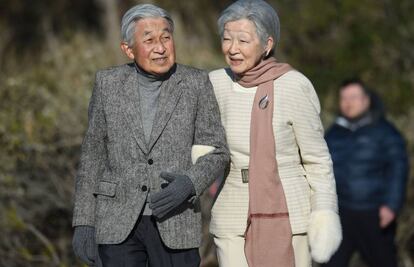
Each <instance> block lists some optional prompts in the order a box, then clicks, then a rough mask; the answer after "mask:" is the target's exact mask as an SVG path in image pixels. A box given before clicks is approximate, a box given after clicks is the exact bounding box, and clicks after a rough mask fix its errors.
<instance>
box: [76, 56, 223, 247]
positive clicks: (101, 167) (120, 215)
mask: <svg viewBox="0 0 414 267" xmlns="http://www.w3.org/2000/svg"><path fill="white" fill-rule="evenodd" d="M139 103H140V102H139V92H138V75H137V73H136V69H135V67H134V65H133V64H127V65H122V66H118V67H113V68H110V69H107V70H102V71H99V72H97V74H96V82H95V86H94V90H93V93H92V97H91V100H90V104H89V112H88V115H89V125H88V129H87V132H86V136H85V139H84V141H83V144H82V154H81V160H80V167H79V170H78V174H77V177H76V186H75V188H76V191H75V207H74V215H73V226H78V225H90V226H94V227H95V228H96V240H97V243H99V244H117V243H121V242H122V241H124V240H125V239H126V238H127V236H128V235H129V233H130V232H131V230H132V229H133V227H134V225H135V223H136V222H137V219H138V216H139V214H140V212H141V210H142V208H143V205H144V204H145V201H146V198H147V194H148V192H149V191H151V192H153V193H155V192H157V191H159V190H161V184H163V183H165V182H166V181H164V180H163V179H162V178H160V177H159V174H160V172H162V171H168V172H175V173H182V174H186V175H188V177H190V179H191V180H192V182H193V184H194V187H195V191H196V197H197V198H198V197H199V196H200V195H201V194H202V192H203V191H204V190H205V189H206V188H207V187H208V186H209V185H210V183H211V182H212V181H213V180H214V179H215V178H216V177H217V176H218V175H220V174H219V173H221V172H222V170H223V169H224V167H225V165H227V163H228V161H229V152H228V149H227V145H226V141H225V134H224V129H223V127H222V124H221V120H220V115H219V108H218V105H217V101H216V98H215V96H214V93H213V89H212V85H211V83H210V81H209V80H208V75H207V73H205V72H204V71H201V70H198V69H195V68H191V67H187V66H184V65H179V64H177V65H176V66H174V71H173V73H172V74H171V76H170V77H169V79H167V80H166V81H164V82H163V83H162V85H161V94H160V97H159V104H158V110H157V113H156V116H155V120H154V124H153V128H152V133H151V137H150V142H149V143H148V144H147V143H146V142H145V137H144V131H143V128H142V124H141V114H140V113H141V112H140V110H141V109H140V104H139ZM193 145H208V146H212V147H215V149H214V150H213V151H212V152H210V153H209V154H207V155H205V156H203V157H201V158H200V159H198V161H197V163H196V164H194V165H193V164H192V162H191V147H192V146H193ZM199 206H200V204H199V201H198V200H196V201H191V202H184V203H183V204H182V205H181V206H180V207H178V208H177V209H176V210H175V211H174V212H172V213H171V214H169V215H168V216H167V217H166V218H165V219H163V220H161V221H158V222H157V225H158V229H159V232H160V235H161V238H162V240H163V242H164V243H165V245H166V246H168V247H170V248H173V249H185V248H194V247H198V246H199V245H200V242H201V213H200V207H199Z"/></svg>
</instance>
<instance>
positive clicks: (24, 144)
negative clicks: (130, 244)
mask: <svg viewBox="0 0 414 267" xmlns="http://www.w3.org/2000/svg"><path fill="white" fill-rule="evenodd" d="M142 2H152V3H155V4H159V5H160V6H162V7H164V8H166V9H167V10H169V11H170V12H171V13H172V15H173V17H174V19H175V22H176V32H175V39H176V46H177V54H178V61H179V62H181V63H185V64H190V65H194V66H197V67H200V68H205V69H213V68H219V67H222V66H224V65H225V64H224V61H223V59H222V55H221V53H220V42H219V37H218V36H217V32H216V19H217V17H218V15H219V13H220V11H221V10H223V9H224V8H225V7H226V6H227V5H228V4H229V3H231V2H232V1H229V0H196V1H184V0H174V1H172V0H158V1H132V0H90V1H82V0H71V1H69V0H54V1H48V0H39V1H25V0H2V1H1V2H0V40H1V42H0V266H7V267H21V266H60V267H63V266H81V263H80V262H78V261H77V260H76V259H75V257H74V255H73V253H72V249H71V235H72V230H71V216H72V215H71V213H72V197H73V189H74V183H73V179H74V176H75V173H76V165H77V163H78V160H79V153H80V144H81V142H82V138H83V134H84V132H85V127H86V125H87V105H88V99H89V97H90V94H91V86H92V83H93V80H94V73H95V72H96V70H97V69H99V68H104V67H107V66H110V65H114V64H120V63H123V62H127V60H126V58H124V57H123V56H122V55H121V52H120V51H119V49H118V44H119V39H118V38H119V32H116V30H117V29H119V25H118V24H119V18H120V17H121V16H122V14H123V12H125V11H126V10H127V9H128V8H129V7H130V6H132V5H134V4H136V3H142ZM270 3H271V4H272V5H273V6H274V7H275V8H276V9H277V10H278V12H279V15H280V17H281V23H282V37H281V40H280V44H279V46H278V50H277V57H278V59H279V60H280V61H285V62H289V63H290V64H291V65H293V66H294V67H295V68H297V69H298V70H300V71H302V72H303V73H304V74H305V75H307V76H308V77H309V78H310V79H311V81H312V82H313V83H314V85H315V87H316V89H317V91H318V93H319V96H320V98H321V102H322V106H323V114H322V117H323V119H324V122H325V124H326V125H328V124H329V123H330V122H331V121H332V119H333V118H334V116H335V112H336V88H337V85H338V84H339V83H340V81H341V80H342V79H344V78H347V77H351V76H360V77H362V78H363V79H364V80H365V81H366V82H367V84H369V85H370V86H371V87H372V88H373V89H374V90H375V91H377V92H378V93H379V94H380V95H381V96H382V97H383V99H384V101H385V103H386V106H387V108H388V111H389V113H390V118H391V119H392V120H393V121H394V122H395V123H396V125H397V126H398V128H399V129H400V130H401V131H402V132H403V133H404V135H405V137H406V138H407V141H408V149H409V150H410V152H411V153H413V152H414V136H413V134H412V133H413V132H414V107H413V106H412V103H413V101H414V89H413V88H414V87H413V86H414V66H413V64H414V50H413V49H412V47H414V19H412V15H411V14H412V13H413V11H414V2H413V1H412V0H358V1H357V0H342V1H340V0H331V1H323V0H313V1H305V0H302V1H300V0H278V1H270ZM108 18H117V20H115V22H116V24H115V25H114V22H113V21H114V20H111V19H108ZM114 29H115V30H114ZM411 162H412V163H414V162H413V158H412V157H411ZM413 180H414V179H412V177H411V179H410V181H409V187H408V195H407V199H408V200H407V205H406V208H405V209H404V211H403V213H402V214H401V220H400V221H401V223H400V227H399V234H398V246H399V249H400V258H401V263H402V266H405V267H410V266H414V257H413V252H414V251H413V250H414V229H413V228H412V225H413V223H414V215H412V214H414V213H413V212H412V211H413V210H414V190H413V189H412V188H413V185H414V184H413V183H414V182H413ZM204 210H205V211H206V215H205V216H206V217H205V218H208V206H206V207H204ZM210 241H211V240H210ZM210 241H208V239H206V243H205V245H204V246H203V251H202V254H203V257H204V260H203V266H215V259H214V256H212V254H211V253H209V252H208V251H207V250H208V249H210V245H211V243H209V242H210ZM207 248H208V249H207ZM358 264H359V263H358V260H355V263H354V266H362V265H358Z"/></svg>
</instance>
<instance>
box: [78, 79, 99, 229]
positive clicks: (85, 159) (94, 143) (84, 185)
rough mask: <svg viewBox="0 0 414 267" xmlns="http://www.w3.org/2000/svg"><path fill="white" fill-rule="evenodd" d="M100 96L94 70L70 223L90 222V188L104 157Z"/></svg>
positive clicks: (92, 210)
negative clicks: (93, 82) (86, 125)
mask: <svg viewBox="0 0 414 267" xmlns="http://www.w3.org/2000/svg"><path fill="white" fill-rule="evenodd" d="M101 98H102V96H101V79H100V75H99V72H98V73H97V74H96V79H95V85H94V88H93V92H92V96H91V99H90V102H89V108H88V128H87V131H86V135H85V137H84V139H83V142H82V149H81V158H80V163H79V168H78V172H77V175H76V178H75V197H74V211H73V221H72V225H73V226H78V225H89V226H94V221H95V218H94V217H95V197H94V195H93V192H94V189H95V184H96V183H97V181H98V177H99V176H100V175H101V174H102V172H103V169H104V166H105V160H106V149H105V142H104V138H105V136H106V121H105V116H104V112H103V104H102V99H101Z"/></svg>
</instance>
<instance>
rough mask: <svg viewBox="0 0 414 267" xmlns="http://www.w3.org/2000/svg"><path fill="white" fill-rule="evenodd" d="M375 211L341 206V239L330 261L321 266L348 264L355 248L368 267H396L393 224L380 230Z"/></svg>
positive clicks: (332, 266) (336, 266) (343, 265)
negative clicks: (347, 208) (348, 208)
mask: <svg viewBox="0 0 414 267" xmlns="http://www.w3.org/2000/svg"><path fill="white" fill-rule="evenodd" d="M378 213H379V212H378V211H377V210H372V211H354V210H346V209H340V212H339V214H340V217H341V223H342V230H343V240H342V243H341V245H340V247H339V249H338V251H337V252H336V253H335V254H334V255H333V257H332V258H331V260H330V261H329V262H328V263H327V264H324V265H322V266H325V267H347V266H348V265H349V261H350V259H351V257H352V254H353V253H354V252H356V251H358V252H359V253H360V254H361V256H362V258H363V259H364V261H365V262H366V263H367V264H368V265H369V266H370V267H397V257H396V254H397V253H396V247H395V244H394V237H395V230H396V224H395V222H393V223H391V225H389V226H388V227H387V228H385V229H382V228H381V227H380V226H379V215H378Z"/></svg>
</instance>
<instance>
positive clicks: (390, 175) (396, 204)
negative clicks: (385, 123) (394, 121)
mask: <svg viewBox="0 0 414 267" xmlns="http://www.w3.org/2000/svg"><path fill="white" fill-rule="evenodd" d="M383 140H384V148H383V151H384V152H385V153H387V159H388V162H387V164H386V172H385V173H386V175H387V182H388V184H387V186H386V187H385V188H387V189H388V191H387V194H386V199H385V203H384V204H385V205H387V206H388V207H389V208H391V209H392V210H393V211H394V212H396V213H398V212H399V211H400V209H401V207H402V205H403V202H404V199H405V192H406V184H407V176H408V168H409V167H408V156H407V151H406V146H405V142H404V139H403V138H402V136H401V135H400V133H399V132H398V131H397V129H395V128H394V127H393V126H392V125H389V132H388V133H387V135H386V136H385V137H384V139H383Z"/></svg>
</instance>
